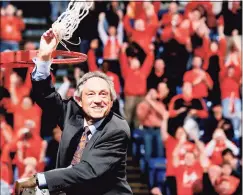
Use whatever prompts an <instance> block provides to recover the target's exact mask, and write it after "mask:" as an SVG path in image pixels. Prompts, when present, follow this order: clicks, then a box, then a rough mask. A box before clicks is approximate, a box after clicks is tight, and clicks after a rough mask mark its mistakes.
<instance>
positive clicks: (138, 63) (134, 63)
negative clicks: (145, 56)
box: [130, 58, 140, 70]
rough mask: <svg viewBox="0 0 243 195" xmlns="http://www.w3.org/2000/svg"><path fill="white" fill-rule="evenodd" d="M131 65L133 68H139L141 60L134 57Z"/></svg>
mask: <svg viewBox="0 0 243 195" xmlns="http://www.w3.org/2000/svg"><path fill="white" fill-rule="evenodd" d="M130 67H131V69H132V70H138V69H139V67H140V62H139V60H138V59H137V58H132V59H131V61H130Z"/></svg>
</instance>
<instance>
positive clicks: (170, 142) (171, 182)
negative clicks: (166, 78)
mask: <svg viewBox="0 0 243 195" xmlns="http://www.w3.org/2000/svg"><path fill="white" fill-rule="evenodd" d="M168 118H169V113H168V112H163V121H162V123H161V127H160V131H161V139H162V141H163V143H164V145H165V151H166V160H167V163H166V183H167V186H168V189H169V191H170V194H171V195H177V192H176V191H177V189H176V187H175V186H176V180H175V175H176V172H175V168H174V166H173V152H174V150H175V148H176V146H177V144H178V143H179V141H180V142H181V147H180V150H179V159H180V160H183V159H184V156H185V154H186V152H187V151H193V150H194V149H195V146H194V144H193V143H191V142H189V141H187V134H186V132H185V130H184V129H183V127H181V126H179V127H178V128H177V129H176V131H175V136H174V137H173V136H171V135H170V134H169V133H168Z"/></svg>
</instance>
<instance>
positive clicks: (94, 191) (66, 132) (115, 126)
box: [15, 29, 132, 195]
mask: <svg viewBox="0 0 243 195" xmlns="http://www.w3.org/2000/svg"><path fill="white" fill-rule="evenodd" d="M57 40H58V39H57V38H56V34H54V32H53V31H52V29H50V30H48V31H47V32H45V33H44V34H43V36H42V37H41V41H40V49H39V53H38V56H37V57H36V58H35V59H34V62H35V64H36V67H35V69H34V70H33V73H32V96H33V98H34V100H35V101H36V102H37V104H38V105H39V106H40V107H41V108H42V110H43V111H44V112H48V114H49V116H50V117H49V121H48V122H52V123H55V124H58V125H59V127H60V128H61V129H62V131H63V133H62V138H61V142H60V145H59V149H58V154H57V166H56V169H54V170H51V171H47V172H44V173H38V174H37V175H35V176H33V177H30V178H28V179H26V180H24V181H17V182H16V186H15V191H16V194H19V193H20V192H21V191H22V190H23V189H24V188H31V187H36V186H38V187H39V188H40V189H48V190H49V192H50V193H51V194H52V192H60V191H62V192H64V193H66V194H67V195H76V194H82V195H115V194H116V195H130V194H132V191H131V188H130V186H129V185H128V183H127V181H126V154H127V148H128V142H129V139H130V129H129V126H128V124H127V122H126V121H125V120H124V119H122V118H121V117H119V116H118V115H116V114H114V113H113V112H111V111H110V110H111V107H112V105H113V101H114V100H115V98H116V93H115V90H114V85H113V82H112V81H111V80H110V79H109V78H108V77H107V76H106V75H105V74H103V73H101V72H90V73H87V74H85V75H84V76H83V77H82V78H81V79H80V82H79V84H78V86H77V89H76V92H75V95H74V98H71V99H69V100H65V101H64V100H62V99H61V97H60V95H59V94H58V93H57V92H56V91H55V89H54V87H53V86H52V85H51V76H50V65H51V53H52V52H53V51H54V50H55V49H56V47H57V44H58V41H57Z"/></svg>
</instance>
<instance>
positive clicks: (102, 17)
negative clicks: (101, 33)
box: [99, 12, 105, 21]
mask: <svg viewBox="0 0 243 195" xmlns="http://www.w3.org/2000/svg"><path fill="white" fill-rule="evenodd" d="M104 19H105V13H104V12H101V13H100V15H99V21H104Z"/></svg>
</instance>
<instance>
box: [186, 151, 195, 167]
mask: <svg viewBox="0 0 243 195" xmlns="http://www.w3.org/2000/svg"><path fill="white" fill-rule="evenodd" d="M195 161H196V158H195V155H194V154H193V153H192V152H187V153H186V154H185V164H186V165H187V166H193V165H194V164H195Z"/></svg>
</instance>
